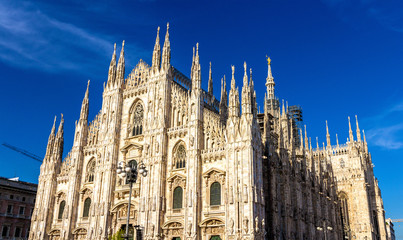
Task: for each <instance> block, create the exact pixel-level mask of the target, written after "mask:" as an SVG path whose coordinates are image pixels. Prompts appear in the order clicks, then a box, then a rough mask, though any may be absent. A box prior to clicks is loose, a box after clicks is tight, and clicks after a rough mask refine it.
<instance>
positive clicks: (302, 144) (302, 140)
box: [299, 128, 304, 151]
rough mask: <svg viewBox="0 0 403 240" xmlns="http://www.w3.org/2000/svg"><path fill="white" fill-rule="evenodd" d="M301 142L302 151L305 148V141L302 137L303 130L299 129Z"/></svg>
mask: <svg viewBox="0 0 403 240" xmlns="http://www.w3.org/2000/svg"><path fill="white" fill-rule="evenodd" d="M299 142H300V145H299V149H300V150H301V151H302V149H303V147H304V139H303V137H302V129H301V128H300V129H299Z"/></svg>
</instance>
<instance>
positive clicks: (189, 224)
mask: <svg viewBox="0 0 403 240" xmlns="http://www.w3.org/2000/svg"><path fill="white" fill-rule="evenodd" d="M187 230H188V231H187V232H188V236H190V235H192V223H188V229H187Z"/></svg>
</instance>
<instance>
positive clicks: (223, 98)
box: [220, 75, 228, 122]
mask: <svg viewBox="0 0 403 240" xmlns="http://www.w3.org/2000/svg"><path fill="white" fill-rule="evenodd" d="M227 117H228V112H227V86H226V83H225V75H224V78H221V99H220V119H221V121H222V122H225V121H226V120H227Z"/></svg>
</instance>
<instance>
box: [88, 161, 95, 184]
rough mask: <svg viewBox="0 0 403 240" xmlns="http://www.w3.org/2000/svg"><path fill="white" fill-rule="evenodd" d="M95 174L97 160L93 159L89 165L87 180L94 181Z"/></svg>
mask: <svg viewBox="0 0 403 240" xmlns="http://www.w3.org/2000/svg"><path fill="white" fill-rule="evenodd" d="M94 176H95V160H94V159H92V160H91V161H90V162H89V163H88V165H87V177H86V180H87V181H86V182H94Z"/></svg>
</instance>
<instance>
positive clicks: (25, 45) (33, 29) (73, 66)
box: [0, 1, 113, 72]
mask: <svg viewBox="0 0 403 240" xmlns="http://www.w3.org/2000/svg"><path fill="white" fill-rule="evenodd" d="M19 3H20V2H19ZM19 3H13V2H8V1H0V61H3V62H4V63H6V64H10V65H13V66H17V67H21V68H36V69H40V70H43V71H56V72H57V71H66V70H76V71H81V70H84V69H86V68H87V67H88V64H89V63H91V61H93V60H94V59H96V58H98V59H99V60H102V61H104V60H105V59H107V58H110V56H111V54H112V50H113V43H112V42H109V41H108V40H107V39H108V37H105V36H101V35H99V34H96V33H92V32H90V31H88V30H85V29H83V28H80V27H78V26H75V25H74V24H71V23H66V22H61V21H59V20H57V19H55V18H52V17H51V16H47V15H45V14H44V13H43V12H41V11H40V10H39V9H37V8H35V6H32V5H30V4H27V3H24V4H19ZM88 53H90V54H91V55H92V56H93V57H92V59H86V58H85V57H84V56H86V55H88ZM87 70H88V69H87Z"/></svg>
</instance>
